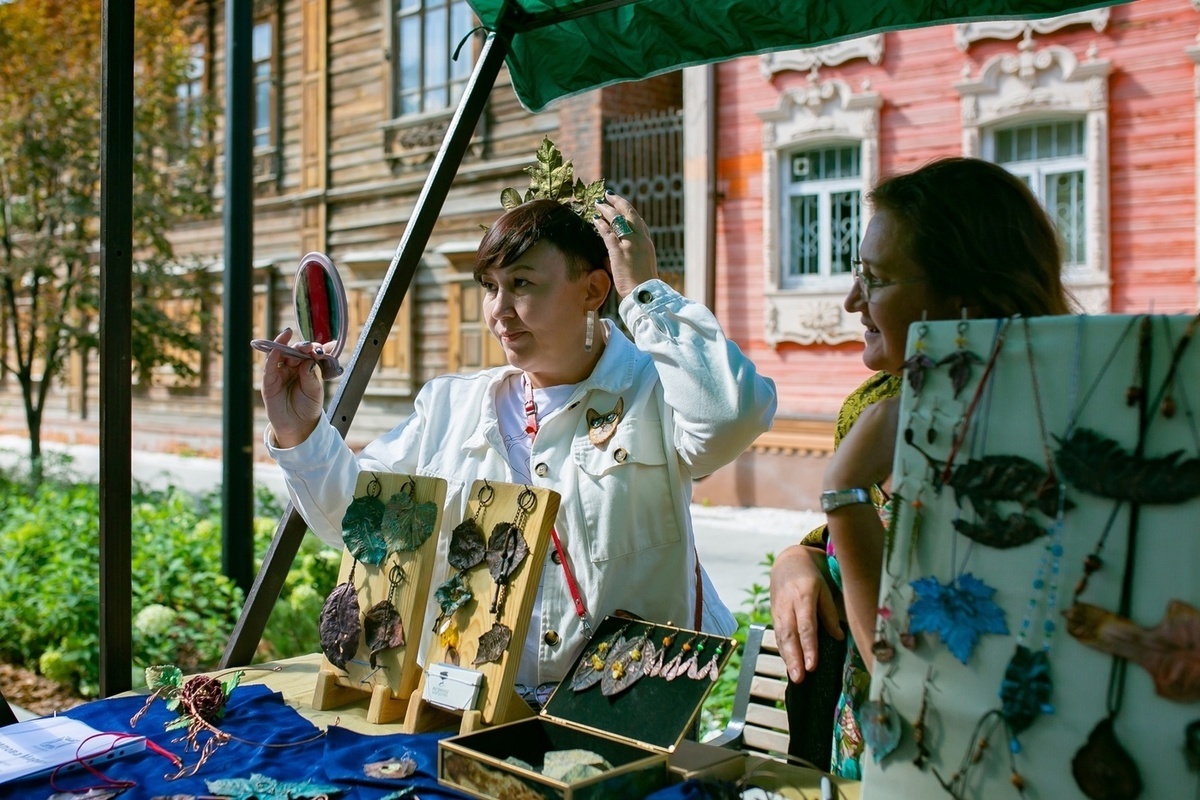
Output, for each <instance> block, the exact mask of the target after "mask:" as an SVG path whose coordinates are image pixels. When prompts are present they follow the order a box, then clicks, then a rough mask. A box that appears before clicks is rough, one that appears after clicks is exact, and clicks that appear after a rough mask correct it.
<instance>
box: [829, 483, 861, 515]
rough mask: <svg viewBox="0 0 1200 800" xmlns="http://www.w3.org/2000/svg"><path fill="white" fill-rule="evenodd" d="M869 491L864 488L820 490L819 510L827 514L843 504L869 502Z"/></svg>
mask: <svg viewBox="0 0 1200 800" xmlns="http://www.w3.org/2000/svg"><path fill="white" fill-rule="evenodd" d="M871 502H872V500H871V493H870V492H869V491H867V490H866V489H861V488H854V489H830V490H828V491H824V492H821V510H822V511H824V512H825V513H826V514H828V513H829V512H830V511H836V510H837V509H839V508H842V507H843V506H852V505H858V504H860V503H871Z"/></svg>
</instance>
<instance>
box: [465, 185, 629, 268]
mask: <svg viewBox="0 0 1200 800" xmlns="http://www.w3.org/2000/svg"><path fill="white" fill-rule="evenodd" d="M538 242H549V243H550V244H552V245H554V246H555V247H556V248H557V249H558V250H559V252H561V253H562V254H563V256H565V257H566V260H567V275H568V276H569V277H570V278H571V279H572V280H575V279H578V278H579V277H580V276H582V275H584V274H586V273H588V272H591V271H592V270H596V269H603V268H604V265H605V263H606V261H607V259H608V250H607V249H606V248H605V246H604V240H603V239H601V238H600V234H599V233H597V232H596V228H595V226H593V225H592V224H591V223H590V222H587V221H585V220H583V219H582V218H581V217H580V216H579V215H578V214H576V213H575V212H574V211H573V210H572V209H571V208H570V207H569V206H567V205H564V204H563V203H560V202H558V201H557V200H530V201H529V202H527V203H522V204H521V205H519V206H517V207H516V208H514V209H512V210H511V211H507V212H505V213H504V214H503V215H502V216H501V217H500V219H498V220H496V222H495V223H494V224H493V225H492V227H490V228H488V232H487V233H485V234H484V235H483V241H481V242H480V243H479V250H478V251H476V253H475V277H476V279H478V278H479V276H480V275H481V274H482V273H483V272H484V270H488V269H491V268H493V267H500V268H502V267H507V266H508V265H510V264H512V263H513V262H515V261H516V260H517V259H518V258H520V257H521V256H523V255H524V254H525V253H526V252H527V251H528V250H529V248H531V247H533V246H534V245H536V244H537V243H538Z"/></svg>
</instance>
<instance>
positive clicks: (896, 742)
mask: <svg viewBox="0 0 1200 800" xmlns="http://www.w3.org/2000/svg"><path fill="white" fill-rule="evenodd" d="M859 718H860V719H861V720H862V735H863V739H864V740H865V741H866V743H867V747H869V748H871V755H872V756H873V757H874V758H875V763H876V764H878V763H879V762H881V761H883V760H884V759H885V758H887V757H888V756H890V755H891V754H892V753H893V752H895V750H896V748H897V747H899V746H900V737H901V736H902V735H903V731H904V728H903V726H902V725H901V724H900V715H899V714H897V713H896V709H894V708H892V704H891V703H885V702H884V701H882V700H868V701H867V702H866V703H864V704H863V707H862V711H861V712H860V714H859Z"/></svg>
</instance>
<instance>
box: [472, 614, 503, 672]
mask: <svg viewBox="0 0 1200 800" xmlns="http://www.w3.org/2000/svg"><path fill="white" fill-rule="evenodd" d="M510 639H512V630H511V629H509V627H508V626H507V625H505V624H503V623H500V622H497V623H494V624H493V625H492V629H491V630H490V631H488V632H487V633H485V634H483V635H482V636H480V637H479V649H478V650H476V651H475V660H474V661H472V662H471V664H472V665H473V666H479V665H480V664H487V663H489V662H495V661H499V660H500V656H502V655H504V651H505V650H507V649H508V642H509V640H510Z"/></svg>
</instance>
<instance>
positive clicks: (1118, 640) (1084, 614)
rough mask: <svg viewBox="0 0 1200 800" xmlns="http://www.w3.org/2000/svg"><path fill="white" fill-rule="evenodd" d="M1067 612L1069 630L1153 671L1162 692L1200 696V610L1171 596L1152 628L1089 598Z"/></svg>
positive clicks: (1179, 698) (1185, 698)
mask: <svg viewBox="0 0 1200 800" xmlns="http://www.w3.org/2000/svg"><path fill="white" fill-rule="evenodd" d="M1063 616H1064V617H1066V619H1067V633H1069V634H1071V636H1073V637H1075V638H1076V639H1077V640H1078V641H1079V642H1080V643H1081V644H1085V645H1087V646H1088V647H1091V648H1092V649H1094V650H1099V651H1100V652H1101V653H1108V654H1110V655H1114V656H1120V657H1121V658H1125V659H1128V660H1130V661H1132V662H1133V663H1135V664H1137V665H1138V666H1140V667H1141V668H1142V669H1144V670H1146V671H1147V672H1149V673H1150V677H1151V678H1153V679H1154V691H1155V692H1157V693H1158V695H1159V696H1160V697H1165V698H1166V699H1167V700H1172V701H1174V702H1176V703H1194V702H1196V701H1198V700H1200V609H1197V608H1196V607H1195V606H1192V605H1189V604H1188V603H1185V602H1183V601H1182V600H1171V601H1170V602H1168V603H1167V611H1166V614H1164V615H1163V618H1162V620H1160V621H1159V623H1158V624H1157V625H1155V626H1154V627H1153V628H1143V627H1142V626H1141V625H1138V624H1137V623H1136V622H1134V621H1133V620H1131V619H1128V618H1126V617H1122V616H1121V615H1119V614H1114V613H1113V612H1111V611H1109V610H1107V609H1104V608H1100V607H1099V606H1094V605H1090V604H1088V603H1075V604H1073V605H1072V606H1071V607H1070V608H1068V609H1067V610H1066V611H1064V612H1063Z"/></svg>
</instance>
